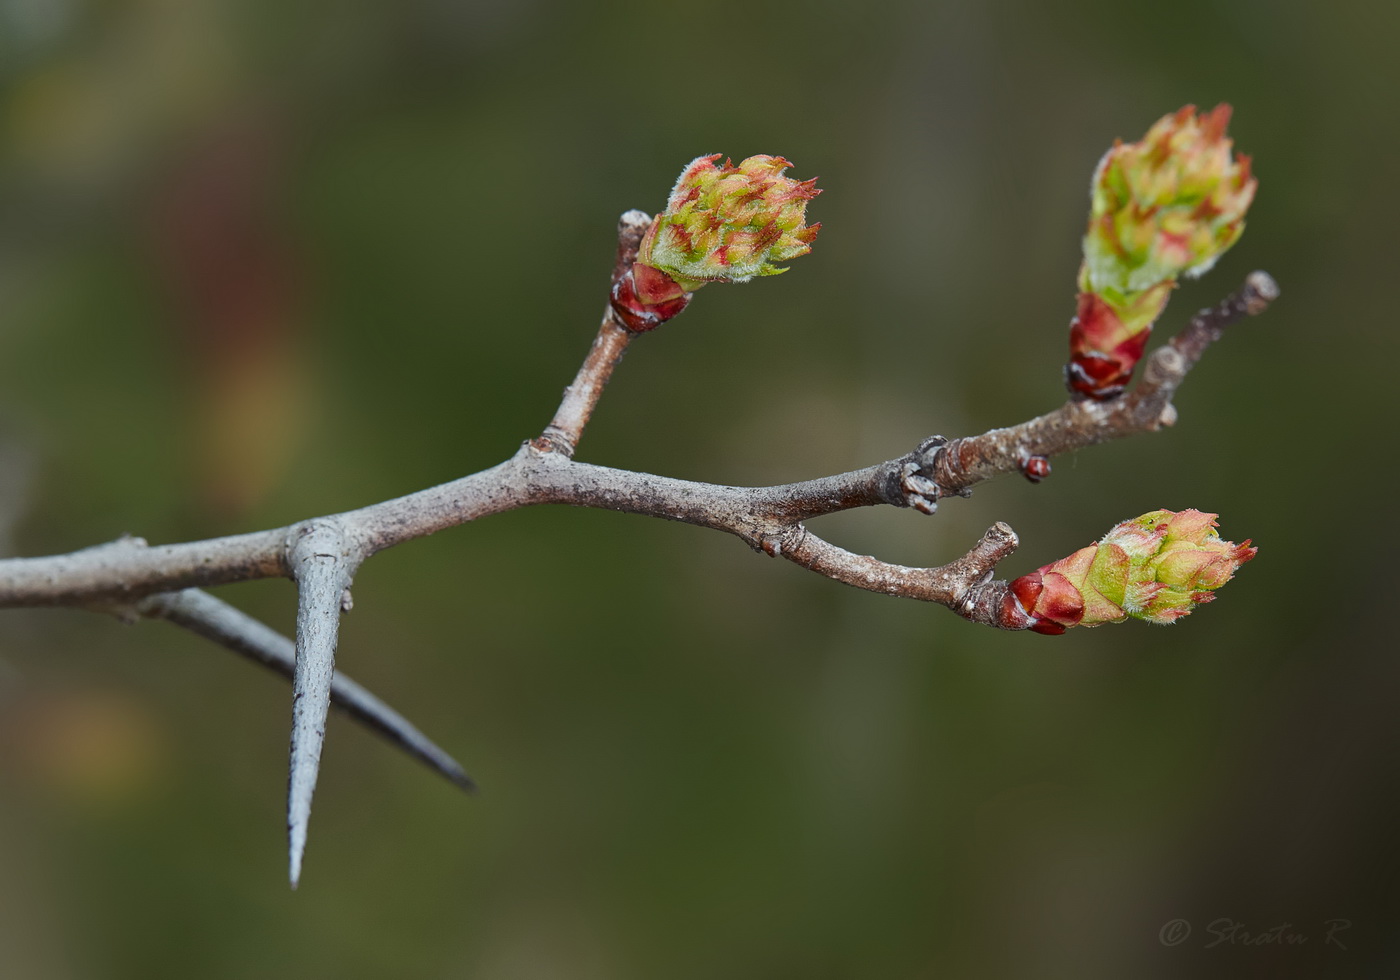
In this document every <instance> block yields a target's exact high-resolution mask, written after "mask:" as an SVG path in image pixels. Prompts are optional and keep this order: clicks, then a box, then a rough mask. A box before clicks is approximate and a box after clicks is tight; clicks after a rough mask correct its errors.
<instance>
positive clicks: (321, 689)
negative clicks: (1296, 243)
mask: <svg viewBox="0 0 1400 980" xmlns="http://www.w3.org/2000/svg"><path fill="white" fill-rule="evenodd" d="M702 162H703V161H702ZM808 196H810V195H808ZM651 221H652V219H651V218H650V217H649V216H648V215H646V214H645V213H643V212H640V211H629V212H627V213H626V214H624V215H623V216H622V220H621V221H620V223H619V225H618V253H617V264H616V266H615V268H614V271H613V285H614V295H613V299H614V301H615V303H616V302H621V300H619V299H618V295H617V291H618V289H620V288H621V285H623V284H625V283H629V282H631V280H630V279H628V278H627V277H630V276H632V275H633V270H634V263H635V260H636V256H637V250H638V244H639V243H640V241H641V240H642V237H643V235H644V233H645V232H646V230H647V228H648V227H649V226H650V224H651ZM814 227H815V226H814ZM1277 296H1278V287H1277V285H1276V284H1275V283H1274V282H1273V280H1272V279H1271V278H1269V276H1268V275H1266V274H1265V273H1262V272H1256V273H1253V274H1252V275H1250V277H1249V278H1248V279H1247V280H1246V282H1245V285H1244V286H1243V287H1242V288H1241V289H1240V290H1239V291H1237V292H1236V293H1234V294H1232V295H1231V296H1230V297H1229V298H1227V299H1226V300H1225V301H1224V302H1223V303H1221V304H1220V305H1219V306H1216V307H1214V308H1212V309H1209V310H1203V311H1201V312H1200V313H1198V314H1197V315H1196V316H1195V317H1194V318H1192V320H1191V321H1190V323H1189V324H1188V325H1187V327H1186V328H1185V330H1183V331H1182V333H1181V334H1180V335H1179V336H1178V337H1176V338H1174V339H1173V340H1172V341H1171V342H1170V343H1169V344H1167V345H1165V346H1163V347H1162V348H1161V349H1159V350H1158V351H1156V353H1154V354H1153V356H1152V357H1151V358H1150V359H1149V360H1148V363H1147V365H1146V367H1145V369H1144V372H1143V378H1142V382H1141V383H1140V384H1139V385H1138V386H1137V389H1136V390H1135V391H1133V392H1132V393H1130V394H1126V395H1123V396H1121V397H1118V398H1110V399H1108V400H1096V401H1091V400H1085V399H1081V398H1072V399H1071V400H1070V401H1069V402H1067V403H1066V404H1065V405H1063V406H1061V407H1060V408H1058V409H1056V410H1055V411H1053V412H1050V413H1049V414H1047V415H1042V416H1040V417H1039V418H1035V419H1031V420H1030V421H1028V422H1023V423H1021V424H1020V425H1016V426H1011V427H1009V428H1002V429H993V430H991V431H989V432H984V433H983V434H981V435H979V436H971V437H965V438H961V439H954V440H952V441H951V442H950V441H949V440H947V439H945V438H943V437H942V436H932V437H930V438H928V439H926V440H924V442H923V443H921V444H920V445H919V446H918V447H917V448H916V449H915V450H914V451H913V452H910V453H908V454H906V455H904V456H901V457H899V458H897V459H892V460H886V461H885V462H883V463H877V464H876V465H874V466H868V467H866V468H864V469H860V470H854V471H852V472H849V473H841V474H836V475H834V476H826V477H820V478H818V479H815V480H807V481H803V482H800V483H791V484H786V485H783V486H775V487H731V486H721V485H716V484H708V483H695V482H691V481H687V480H675V479H671V478H669V477H663V476H654V475H652V474H648V473H634V472H631V471H627V470H617V469H612V468H609V467H605V466H595V465H592V464H587V463H580V462H576V461H575V460H574V459H573V454H574V452H575V450H576V448H577V446H578V443H579V440H580V439H581V438H582V436H583V431H584V429H585V427H586V426H587V424H588V421H589V419H590V418H591V417H592V414H593V411H594V409H595V408H596V407H597V404H598V400H599V398H600V397H601V395H602V392H603V389H604V388H605V386H606V385H607V383H608V380H609V379H610V378H611V376H612V372H613V370H614V369H615V368H616V367H617V365H618V364H619V362H620V361H621V359H622V356H623V354H624V353H625V352H626V350H627V347H628V345H629V344H630V343H631V341H632V339H633V338H634V337H635V336H636V335H637V334H635V333H633V332H632V331H631V330H629V329H628V328H627V326H626V325H624V316H625V315H626V314H625V313H624V314H619V313H618V312H617V307H616V305H610V306H609V309H608V311H607V313H606V314H605V315H604V317H603V321H602V325H601V326H600V328H599V332H598V336H597V338H596V339H595V340H594V342H593V346H592V348H591V349H590V351H589V354H588V356H587V358H586V359H585V360H584V363H583V366H582V367H581V368H580V369H579V372H578V375H577V377H575V379H574V382H573V383H572V384H571V385H569V386H568V387H567V388H566V389H565V391H564V397H563V399H562V401H561V403H560V405H559V408H558V410H557V411H556V412H555V415H554V418H553V420H552V421H551V422H550V423H549V425H548V426H547V427H546V428H545V430H544V432H543V433H542V434H541V435H540V436H539V437H538V438H535V439H532V440H529V441H527V442H526V443H524V444H523V445H522V446H521V447H520V450H519V451H518V452H516V453H515V455H513V456H512V457H511V458H509V459H507V460H505V461H504V462H502V463H500V464H499V465H497V466H494V467H492V468H490V469H487V470H482V471H481V472H479V473H474V474H472V475H470V476H465V477H462V478H461V479H458V480H453V481H451V482H449V483H444V484H441V485H440V486H436V487H431V488H429V489H427V490H421V491H419V492H417V493H410V494H407V495H405V496H402V497H398V498H395V499H393V500H387V501H383V502H380V503H377V504H371V505H370V506H367V507H362V508H360V509H358V510H353V511H348V512H345V513H341V514H335V515H331V516H328V517H319V518H313V519H311V520H307V521H302V522H299V523H297V524H293V525H290V526H288V527H282V528H273V529H271V530H267V531H257V532H253V533H250V534H240V535H233V536H230V537H222V538H213V539H210V540H206V541H193V542H187V543H184V544H168V545H157V546H154V547H152V546H149V545H147V544H146V542H145V541H143V540H141V539H140V538H133V537H123V538H121V539H119V540H117V541H113V542H109V543H107V544H103V545H98V546H96V547H92V548H88V549H85V550H82V551H76V552H73V553H71V554H66V555H52V556H48V557H43V558H10V559H3V560H0V608H12V607H19V606H73V607H78V608H88V609H93V610H97V611H108V612H112V611H116V612H118V613H119V614H120V613H122V612H123V611H125V612H126V613H127V614H130V613H131V612H132V611H135V612H137V613H139V614H141V615H145V616H153V617H160V618H165V619H169V620H171V621H172V622H176V623H179V624H180V625H184V626H186V627H188V628H190V629H192V630H194V631H195V632H197V633H200V634H201V635H203V636H207V637H209V638H211V639H213V640H215V641H216V642H219V643H222V644H223V645H225V646H228V647H229V648H230V649H234V650H236V651H238V652H240V653H243V654H245V655H249V656H252V657H253V658H254V659H257V660H259V661H260V662H263V663H267V664H270V665H272V666H274V667H275V668H276V669H278V670H281V671H282V672H284V673H286V672H288V670H289V668H290V673H291V676H292V680H293V708H292V736H291V748H290V761H289V776H288V785H287V834H288V849H289V864H290V877H291V881H292V886H293V887H296V884H297V881H298V879H299V877H300V874H301V864H302V857H303V855H304V853H305V848H306V839H307V827H308V823H309V821H310V817H311V803H312V797H313V795H314V793H315V789H316V780H317V775H318V771H319V767H320V758H321V749H322V746H323V744H324V740H325V724H326V715H327V712H328V710H329V708H330V704H331V701H332V700H336V701H338V702H340V703H343V704H345V705H346V706H347V708H348V710H350V711H351V712H352V713H354V714H355V715H356V716H357V717H359V718H361V719H362V720H364V721H365V722H366V723H367V724H370V725H371V726H373V727H375V728H377V729H378V730H379V731H381V732H382V733H384V734H386V735H387V736H388V737H389V738H391V739H392V740H394V741H396V742H397V743H398V744H400V745H402V746H404V747H405V748H406V749H407V750H408V751H410V752H411V753H413V754H415V755H417V756H418V757H419V758H420V759H423V760H424V761H425V762H427V763H428V764H429V765H431V766H433V767H434V768H436V769H438V770H439V771H440V772H443V773H444V774H445V775H447V776H448V777H449V778H451V779H453V781H454V782H457V783H458V784H459V785H462V786H464V787H467V788H470V787H471V785H472V784H471V780H470V779H469V778H468V777H467V776H466V774H465V773H464V772H462V770H461V767H460V766H458V765H457V764H456V763H455V762H454V761H452V759H451V758H449V757H448V756H447V755H446V754H445V753H443V752H442V751H441V750H440V749H438V748H437V747H436V746H434V745H433V744H432V743H431V742H429V741H428V740H427V739H425V738H423V736H422V734H421V733H420V732H418V731H417V730H416V729H414V728H413V727H412V726H411V725H409V724H408V723H407V722H406V721H404V720H403V719H402V718H400V717H399V716H398V715H396V714H394V713H393V712H392V711H391V710H390V709H388V708H387V707H386V706H384V705H383V704H382V703H381V702H379V701H377V700H375V699H374V698H373V697H372V696H371V695H369V694H368V692H365V691H364V690H363V689H362V688H359V687H358V686H357V685H354V683H353V682H351V681H349V680H348V679H346V678H342V677H338V676H337V675H336V673H335V651H336V642H337V636H338V632H339V626H340V617H341V614H342V613H343V612H345V611H348V610H349V608H350V592H349V588H350V582H351V579H352V578H353V576H354V574H355V572H356V570H357V569H358V568H359V566H360V564H361V563H362V562H363V561H365V560H366V559H367V558H369V557H370V556H372V555H374V554H376V553H377V552H379V551H383V550H384V549H385V548H390V547H392V546H394V545H396V544H400V543H402V542H404V541H408V540H411V539H413V538H419V537H423V536H425V535H429V534H433V533H435V532H437V531H440V530H442V529H444V528H448V527H453V526H456V525H459V524H465V523H468V522H470V521H474V520H476V519H478V518H481V517H485V516H487V515H490V514H496V513H501V512H503V511H507V510H513V509H516V508H520V507H526V506H532V505H536V504H569V505H572V506H579V507H597V508H604V509H608V510H616V511H622V512H625V513H633V514H644V515H648V516H651V517H660V518H665V519H667V520H673V521H680V522H683V523H687V524H694V525H697V526H699V527H707V528H712V529H714V530H719V531H725V532H728V533H730V534H733V535H736V536H737V537H739V538H741V539H742V540H744V541H745V542H747V543H748V544H749V545H750V546H751V547H753V548H755V549H756V550H760V551H763V552H765V553H766V554H769V555H773V556H781V557H783V558H786V559H787V560H789V561H792V562H794V563H796V564H798V565H800V566H802V567H803V568H806V569H809V570H811V571H813V572H816V573H818V574H820V575H824V576H826V577H827V578H830V579H833V580H835V581H838V582H842V583H845V584H847V585H852V586H855V587H856V588H861V589H866V590H869V591H872V592H880V593H884V594H887V595H896V596H903V597H907V598H913V599H920V600H924V601H928V602H936V603H939V604H941V605H944V606H947V607H949V608H950V609H952V610H954V611H955V612H957V613H958V614H959V615H961V616H963V617H964V618H966V619H968V620H971V621H972V622H976V623H981V624H985V625H990V626H996V627H999V628H1003V629H1025V628H1027V627H1029V626H1031V625H1032V619H1031V617H1030V616H1029V615H1028V614H1027V613H1026V612H1025V610H1024V609H1023V608H1022V605H1021V604H1020V603H1019V602H1017V601H1015V597H1014V596H1011V595H1010V594H1009V592H1008V586H1007V583H1006V582H1004V581H994V580H993V579H992V575H993V573H994V570H995V568H996V565H997V563H998V562H999V561H1001V560H1002V559H1003V558H1005V557H1007V556H1009V555H1010V554H1012V553H1013V552H1014V551H1015V550H1016V547H1017V539H1016V535H1015V533H1014V532H1013V531H1012V530H1011V528H1010V527H1008V526H1007V525H1005V524H1002V523H997V524H995V525H993V526H992V527H991V528H990V529H988V531H987V532H986V533H985V534H984V535H983V536H982V538H981V540H980V541H979V542H978V543H977V544H976V545H975V546H974V547H973V548H972V550H971V551H969V552H968V553H967V554H966V555H964V556H963V557H961V558H958V559H957V560H955V561H953V562H950V563H949V564H947V565H943V566H941V567H936V568H911V567H907V566H903V565H894V564H890V563H888V562H884V561H881V560H880V559H878V558H874V557H872V556H869V555H858V554H854V553H852V552H849V551H846V550H844V549H842V548H839V547H837V546H836V545H833V544H831V543H829V542H827V541H825V540H823V539H822V538H820V537H818V536H817V535H815V534H813V533H812V532H811V531H809V530H808V529H807V528H806V527H805V526H804V523H803V522H804V521H807V520H810V519H812V518H816V517H820V516H822V515H825V514H831V513H836V512H838V511H844V510H849V509H852V508H855V507H870V506H877V505H880V504H888V505H891V506H897V507H913V508H914V509H916V510H918V511H920V512H922V513H926V514H932V513H934V512H935V511H936V510H937V508H938V503H939V501H940V500H941V499H942V498H944V497H947V496H966V495H967V494H968V493H969V492H970V491H971V488H972V487H974V486H976V485H977V484H978V483H981V482H983V481H984V480H988V479H991V478H992V477H995V476H999V475H1001V474H1003V473H1009V472H1017V471H1020V472H1023V473H1024V474H1026V475H1027V476H1028V477H1030V478H1032V479H1033V480H1039V479H1042V478H1043V477H1044V476H1045V475H1047V474H1048V472H1049V466H1048V463H1047V462H1046V459H1047V458H1048V457H1050V456H1053V455H1058V454H1061V453H1066V452H1073V451H1075V450H1078V449H1082V448H1084V447H1086V446H1091V445H1095V444H1097V443H1101V442H1106V441H1108V440H1110V439H1117V438H1122V437H1124V436H1128V435H1132V434H1135V433H1138V432H1147V431H1152V430H1154V429H1157V428H1159V427H1160V426H1162V425H1170V424H1172V423H1173V422H1174V421H1175V415H1176V413H1175V410H1174V409H1173V408H1172V405H1171V399H1172V397H1173V395H1174V394H1175V392H1176V390H1177V388H1178V387H1179V386H1180V384H1181V383H1182V381H1183V380H1184V379H1185V377H1186V374H1187V373H1188V372H1189V371H1190V369H1191V368H1192V366H1193V365H1194V364H1195V363H1196V361H1197V360H1199V359H1200V357H1201V355H1202V353H1203V352H1204V351H1205V349H1206V348H1207V347H1208V346H1209V345H1210V344H1211V343H1213V342H1214V341H1215V340H1217V339H1219V337H1220V336H1221V334H1222V332H1223V331H1224V329H1225V327H1226V326H1228V325H1229V324H1231V323H1234V322H1235V321H1237V320H1239V319H1241V318H1242V317H1244V316H1251V315H1255V314H1257V313H1260V312H1262V311H1263V310H1264V309H1265V308H1267V307H1268V305H1269V303H1270V302H1271V301H1272V300H1273V299H1275V298H1276V297H1277ZM688 300H689V294H686V295H685V297H684V298H683V299H682V300H681V301H679V305H678V306H676V308H675V309H673V310H668V311H666V316H668V317H669V316H671V315H674V314H675V312H677V311H678V310H679V309H680V308H683V306H684V303H685V302H688ZM629 309H630V307H629ZM643 312H646V311H645V310H644V311H643ZM647 317H650V319H648V318H647ZM647 317H640V315H639V319H638V320H637V322H635V323H632V326H633V327H634V328H635V329H636V330H649V329H650V328H651V327H653V326H655V325H656V324H658V323H660V322H664V318H663V317H662V316H661V314H660V313H656V314H654V315H653V314H651V313H647ZM653 320H654V321H655V322H652V321H653ZM1098 395H1099V397H1103V393H1102V392H1099V393H1098ZM270 577H285V578H291V579H292V580H293V581H294V582H295V583H296V586H297V626H296V642H295V647H294V651H293V652H292V653H291V654H290V655H289V652H288V649H287V647H288V645H289V644H288V641H287V640H286V639H285V638H284V637H281V636H279V635H278V634H276V633H275V632H273V631H271V630H269V629H268V628H267V627H265V626H263V625H262V624H260V623H256V621H254V620H251V619H249V618H248V617H245V616H243V615H242V614H241V613H238V612H237V611H236V610H233V609H232V608H231V607H228V606H225V605H224V604H223V603H221V602H219V601H218V600H217V599H214V598H212V597H210V596H207V595H204V594H203V593H201V592H199V591H197V589H196V587H199V586H217V585H223V584H226V583H230V582H238V581H245V580H248V579H257V578H270Z"/></svg>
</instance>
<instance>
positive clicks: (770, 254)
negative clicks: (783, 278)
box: [637, 153, 821, 292]
mask: <svg viewBox="0 0 1400 980" xmlns="http://www.w3.org/2000/svg"><path fill="white" fill-rule="evenodd" d="M719 157H720V155H719V154H718V153H716V154H714V155H712V156H704V157H699V158H698V159H696V160H693V161H691V163H690V165H689V166H687V167H686V168H685V170H684V171H683V172H682V173H681V176H680V179H679V180H677V181H676V186H675V188H674V189H673V190H672V191H671V197H670V199H669V200H668V201H667V202H666V210H664V211H662V212H661V213H660V214H658V215H657V216H656V221H655V222H653V224H652V226H651V228H650V229H649V230H648V231H647V234H646V237H645V238H643V239H642V245H641V250H640V251H639V253H638V255H637V261H638V262H639V263H641V264H643V265H648V266H651V267H653V268H656V269H659V270H661V271H662V272H664V273H666V275H668V276H669V277H670V278H671V279H673V280H675V282H676V283H677V284H678V285H679V286H680V287H681V288H682V289H684V290H685V291H687V292H691V291H694V290H696V289H698V288H699V287H701V286H703V285H705V284H706V283H711V282H747V281H748V280H750V279H752V278H754V277H755V276H776V275H778V274H779V273H780V272H785V271H787V270H786V269H782V268H779V267H778V266H777V265H775V264H774V263H777V262H788V261H791V260H792V259H795V258H797V257H798V256H799V255H806V254H807V253H808V252H810V251H811V250H812V241H813V240H814V239H815V238H816V237H817V229H819V228H820V227H821V225H820V224H815V225H808V224H806V212H807V202H808V201H810V200H811V199H812V198H814V197H816V196H817V195H818V194H820V193H821V191H819V190H818V189H817V187H816V179H815V178H813V179H812V180H804V181H796V180H792V179H790V178H788V177H784V176H783V171H784V170H786V169H787V168H788V167H789V166H791V164H790V163H788V161H787V160H784V159H783V158H782V157H770V156H763V155H760V156H752V157H749V158H748V159H747V160H744V161H742V162H741V163H740V164H739V165H738V166H735V165H734V164H732V163H731V162H730V161H729V160H726V161H725V162H724V165H723V166H716V165H715V161H716V160H718V159H719Z"/></svg>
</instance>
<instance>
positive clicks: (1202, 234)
mask: <svg viewBox="0 0 1400 980" xmlns="http://www.w3.org/2000/svg"><path fill="white" fill-rule="evenodd" d="M1230 112H1231V110H1230V106H1229V105H1226V104H1224V103H1222V104H1220V105H1218V106H1216V107H1215V108H1214V109H1212V110H1211V111H1210V112H1207V113H1205V114H1204V115H1201V116H1197V115H1196V107H1195V106H1189V105H1188V106H1186V107H1185V108H1183V109H1181V110H1180V111H1178V112H1175V113H1173V114H1171V115H1169V116H1163V117H1162V118H1161V119H1160V120H1158V121H1157V123H1156V124H1155V125H1154V126H1153V127H1152V128H1151V129H1149V130H1148V131H1147V135H1146V136H1145V137H1144V138H1143V139H1142V141H1141V142H1138V143H1123V142H1121V141H1120V142H1118V143H1116V144H1115V145H1114V146H1113V148H1112V149H1110V150H1109V151H1108V152H1107V153H1106V154H1104V156H1103V159H1102V160H1100V161H1099V165H1098V168H1097V169H1096V170H1095V171H1094V178H1093V182H1092V184H1091V188H1090V198H1091V206H1090V212H1089V228H1088V231H1087V232H1086V234H1085V236H1084V263H1083V265H1082V266H1081V267H1080V270H1079V290H1080V294H1079V309H1078V313H1077V315H1076V317H1075V320H1074V322H1073V324H1071V330H1070V363H1069V366H1068V373H1067V380H1068V383H1069V386H1070V388H1071V390H1073V391H1076V392H1078V393H1080V394H1082V395H1086V396H1088V397H1090V398H1100V399H1102V398H1111V397H1113V396H1115V395H1117V394H1118V393H1119V392H1121V391H1122V390H1123V387H1124V386H1125V385H1126V384H1127V382H1128V380H1129V378H1130V377H1131V375H1132V371H1133V368H1134V367H1135V366H1136V365H1137V362H1138V360H1139V358H1140V357H1141V356H1142V352H1143V349H1144V348H1145V347H1146V344H1147V337H1148V333H1149V331H1150V330H1151V329H1152V324H1153V322H1154V321H1155V320H1156V319H1157V317H1159V316H1160V315H1161V313H1162V310H1163V309H1164V308H1165V307H1166V304H1167V299H1168V298H1169V297H1170V295H1171V290H1172V289H1173V288H1175V286H1176V283H1177V280H1178V278H1179V277H1180V276H1182V275H1187V276H1196V275H1200V274H1201V273H1203V272H1205V271H1206V270H1207V269H1209V268H1210V267H1211V266H1212V265H1214V264H1215V261H1216V259H1218V258H1219V257H1220V256H1221V255H1222V254H1224V252H1225V250H1226V249H1228V248H1229V247H1230V246H1231V245H1233V244H1234V243H1235V242H1236V241H1237V240H1238V239H1239V237H1240V235H1241V234H1242V233H1243V232H1244V215H1245V212H1246V211H1247V210H1248V209H1249V205H1250V203H1251V202H1252V201H1253V200H1254V192H1255V189H1256V188H1257V187H1258V183H1259V182H1258V181H1257V180H1256V179H1255V178H1254V177H1253V175H1252V173H1251V171H1250V160H1249V157H1247V156H1244V155H1243V154H1241V155H1240V156H1239V157H1238V159H1236V158H1234V157H1232V156H1231V147H1232V146H1233V143H1232V141H1231V140H1230V139H1229V138H1228V137H1226V135H1225V130H1226V127H1227V126H1228V125H1229V122H1230Z"/></svg>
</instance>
